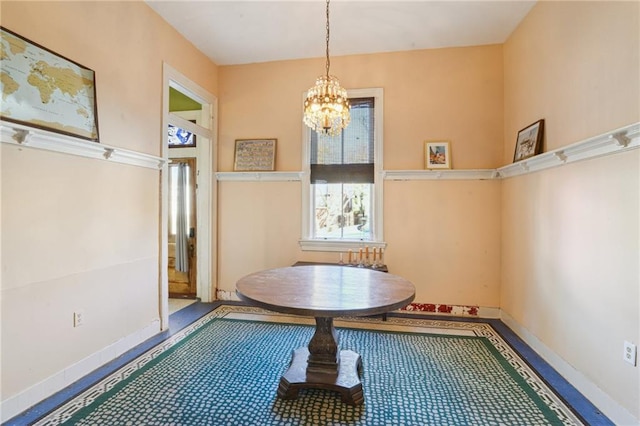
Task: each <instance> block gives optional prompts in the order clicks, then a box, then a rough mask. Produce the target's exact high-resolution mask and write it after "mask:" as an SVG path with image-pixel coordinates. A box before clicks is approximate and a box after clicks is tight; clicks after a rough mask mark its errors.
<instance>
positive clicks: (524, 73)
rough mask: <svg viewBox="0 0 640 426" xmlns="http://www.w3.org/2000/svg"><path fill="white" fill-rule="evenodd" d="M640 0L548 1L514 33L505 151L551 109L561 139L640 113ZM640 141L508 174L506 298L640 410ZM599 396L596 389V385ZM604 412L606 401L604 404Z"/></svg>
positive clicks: (594, 378)
mask: <svg viewBox="0 0 640 426" xmlns="http://www.w3.org/2000/svg"><path fill="white" fill-rule="evenodd" d="M639 15H640V4H639V3H637V2H541V3H538V4H537V5H536V6H535V7H534V8H533V9H532V11H531V13H530V14H529V15H528V16H527V17H526V18H525V20H524V22H523V23H522V25H521V26H520V27H519V28H518V29H517V30H516V32H515V33H514V34H513V35H512V37H511V38H510V39H509V40H508V42H507V43H506V44H505V47H504V52H505V138H506V141H507V142H506V143H505V153H504V158H505V162H508V161H509V160H510V159H511V158H513V147H514V143H513V142H514V141H515V134H516V132H517V131H518V130H519V129H520V128H522V127H524V126H526V125H528V124H529V123H532V122H534V121H535V120H537V119H539V118H545V120H546V123H547V129H546V148H547V150H549V149H555V148H559V147H562V146H565V145H567V144H569V143H572V142H576V141H578V140H580V139H584V138H588V137H591V136H596V135H599V134H602V133H604V132H607V131H610V130H614V129H616V128H619V127H621V126H623V125H627V124H631V123H634V122H638V121H640V96H639V94H640V90H639V81H640V80H639V78H638V77H639V76H640V67H639V64H640V57H639V55H640V40H639V38H640V35H639V32H638V23H639ZM639 168H640V154H639V153H638V151H633V152H630V153H624V154H618V155H613V156H610V157H606V158H601V159H595V160H590V161H586V162H582V163H576V164H573V165H569V166H565V167H562V168H558V169H551V170H547V171H543V172H539V173H534V174H530V175H526V176H522V177H517V178H512V179H508V180H505V181H504V182H503V191H502V289H501V301H500V305H501V307H502V309H503V311H505V312H506V313H507V314H508V315H510V316H511V317H513V318H514V319H515V320H516V321H517V322H518V323H519V324H520V325H521V326H522V327H524V328H525V329H526V330H528V331H529V332H530V333H532V334H533V335H534V336H535V337H536V338H537V339H539V340H540V341H541V343H542V344H543V345H545V346H546V347H548V348H549V349H550V350H551V351H553V352H555V353H556V354H557V355H558V356H560V357H561V358H562V359H563V360H565V361H566V362H567V363H568V364H569V365H571V366H572V367H573V368H575V369H576V370H577V371H578V372H579V373H580V374H582V375H584V376H585V377H586V378H587V379H588V380H589V381H591V382H592V383H593V384H595V385H596V386H597V387H598V388H600V389H601V390H602V391H604V392H605V393H606V394H608V395H610V396H611V397H612V398H613V399H614V400H615V401H617V402H618V403H620V404H621V405H622V406H623V407H624V408H625V409H626V410H628V412H629V413H631V415H633V416H635V418H636V419H640V406H639V401H640V369H639V368H638V367H635V368H634V367H633V366H631V365H629V364H626V363H624V362H623V360H622V349H623V341H624V340H629V341H632V342H634V343H636V344H638V343H640V317H639V312H640V300H639V299H640V294H639V291H640V284H639V283H640V273H639V270H640V264H639V260H640V259H639V257H638V253H640V247H639V240H640V233H639V231H640V229H639V221H640V220H639V218H640V210H639V207H638V200H639V198H640V173H639ZM588 396H589V395H588ZM605 413H606V411H605Z"/></svg>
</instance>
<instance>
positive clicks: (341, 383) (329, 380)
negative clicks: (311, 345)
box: [278, 348, 364, 405]
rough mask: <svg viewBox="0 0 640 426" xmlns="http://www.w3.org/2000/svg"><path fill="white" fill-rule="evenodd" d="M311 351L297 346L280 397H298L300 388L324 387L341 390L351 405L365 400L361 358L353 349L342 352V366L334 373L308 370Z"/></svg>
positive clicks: (279, 392)
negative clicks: (361, 376)
mask: <svg viewBox="0 0 640 426" xmlns="http://www.w3.org/2000/svg"><path fill="white" fill-rule="evenodd" d="M308 358H309V350H308V349H307V348H299V349H296V350H295V351H294V353H293V359H292V360H291V365H290V366H289V369H288V370H287V371H286V372H285V374H284V375H283V376H282V378H281V379H280V384H279V386H278V397H279V398H282V399H296V398H297V397H298V391H299V390H300V389H307V388H313V389H325V390H330V391H335V392H339V393H340V396H341V399H342V402H344V403H346V404H350V405H360V404H362V403H363V402H364V394H363V391H362V382H361V381H360V374H359V373H360V372H361V370H362V359H361V358H360V355H358V354H357V353H355V352H353V351H349V350H343V351H340V361H339V368H338V371H337V373H335V374H327V373H316V372H308V371H307V360H308Z"/></svg>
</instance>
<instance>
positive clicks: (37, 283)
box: [0, 2, 217, 401]
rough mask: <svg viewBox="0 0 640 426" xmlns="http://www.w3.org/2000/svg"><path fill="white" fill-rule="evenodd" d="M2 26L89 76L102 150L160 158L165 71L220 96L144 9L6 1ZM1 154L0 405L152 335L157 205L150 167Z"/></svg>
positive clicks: (209, 70) (187, 48)
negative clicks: (112, 348) (76, 322)
mask: <svg viewBox="0 0 640 426" xmlns="http://www.w3.org/2000/svg"><path fill="white" fill-rule="evenodd" d="M1 24H2V26H3V27H6V28H8V29H10V30H12V31H14V32H17V33H18V34H20V35H22V36H24V37H26V38H28V39H30V40H32V41H34V42H36V43H39V44H41V45H44V46H46V47H48V48H50V49H52V50H54V51H56V52H57V53H59V54H61V55H64V56H66V57H68V58H70V59H73V60H75V61H76V62H78V63H81V64H83V65H85V66H87V67H89V68H91V69H93V70H94V71H95V72H96V83H97V100H98V117H99V130H100V139H101V142H102V143H104V144H108V145H113V146H118V147H123V148H126V149H130V150H134V151H140V152H145V153H150V154H155V155H159V154H160V147H161V140H162V139H161V131H162V129H161V118H162V108H161V96H162V62H163V61H166V62H168V63H169V64H170V65H172V66H173V67H174V68H176V69H178V70H179V71H181V72H182V73H184V74H185V75H187V76H189V77H190V78H191V79H192V80H194V81H196V82H197V83H199V84H200V85H201V86H202V87H204V88H205V89H206V90H208V91H210V92H212V93H215V92H216V91H217V66H216V65H215V64H213V63H211V62H210V61H209V60H207V59H206V58H205V57H204V55H202V54H201V53H199V52H198V51H197V50H196V49H195V48H194V47H193V46H192V45H191V44H189V43H187V42H186V41H185V40H184V39H182V38H181V37H180V36H179V35H178V33H177V32H176V31H175V30H173V29H172V28H170V27H169V26H168V25H167V24H166V23H164V21H162V20H161V19H160V18H159V17H158V16H157V15H156V14H155V12H153V11H152V10H151V9H150V8H149V7H148V6H146V5H145V4H144V3H142V2H41V3H36V2H2V21H1ZM0 154H1V156H2V160H1V179H2V193H1V197H2V198H1V202H2V215H1V221H2V222H1V227H2V228H1V229H2V237H1V238H2V248H3V250H2V258H1V263H2V294H1V298H2V383H1V388H2V399H3V401H4V400H6V399H7V398H10V397H12V396H14V395H16V394H18V393H20V392H22V391H24V390H25V389H27V388H29V387H30V386H33V385H34V384H36V383H38V382H41V381H43V380H45V379H48V378H50V377H52V376H53V375H54V374H60V373H61V372H62V371H63V370H64V369H65V368H69V367H70V366H73V365H76V364H77V363H78V362H79V361H80V360H82V359H84V358H85V357H87V356H89V355H91V354H94V353H96V352H97V351H99V350H101V349H103V348H105V347H107V346H108V345H111V344H113V343H115V342H118V341H120V340H122V339H123V338H125V337H127V336H130V335H131V334H133V333H135V332H137V331H139V330H141V329H143V328H145V327H149V326H153V325H154V324H157V326H158V327H159V324H158V319H159V308H158V306H159V282H158V264H159V259H158V255H159V246H158V244H159V235H158V230H159V222H158V218H159V198H160V196H159V172H158V171H154V170H150V169H144V168H139V167H133V166H125V165H120V164H113V163H109V162H105V161H99V160H90V159H85V158H79V157H72V156H68V155H63V154H57V153H50V152H44V151H35V150H30V149H28V148H25V149H22V148H20V149H18V148H16V147H13V146H7V145H5V144H3V145H2V147H1V148H0ZM77 309H82V310H84V314H85V324H84V325H83V326H82V327H80V328H73V312H74V310H77ZM45 355H46V356H45ZM105 361H106V360H105ZM58 377H60V376H58ZM57 382H58V383H63V380H58V381H57ZM44 396H46V395H42V397H44Z"/></svg>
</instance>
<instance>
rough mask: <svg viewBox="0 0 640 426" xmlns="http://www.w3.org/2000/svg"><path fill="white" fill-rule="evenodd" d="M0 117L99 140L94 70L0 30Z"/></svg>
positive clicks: (4, 29)
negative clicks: (0, 75) (0, 95)
mask: <svg viewBox="0 0 640 426" xmlns="http://www.w3.org/2000/svg"><path fill="white" fill-rule="evenodd" d="M0 35H1V37H0V43H2V46H1V51H2V55H3V57H2V103H1V104H0V105H1V109H0V118H2V119H3V120H7V121H12V122H14V123H19V124H24V125H26V126H30V127H35V128H39V129H44V130H49V131H52V132H56V133H62V134H65V135H69V136H74V137H77V138H82V139H87V140H90V141H92V142H98V107H97V103H96V84H95V72H94V71H93V70H91V69H89V68H87V67H85V66H83V65H80V64H78V63H76V62H74V61H72V60H70V59H67V58H65V57H64V56H61V55H59V54H57V53H55V52H54V51H52V50H49V49H47V48H45V47H43V46H40V45H39V44H37V43H34V42H32V41H30V40H28V39H26V38H24V37H22V36H20V35H18V34H16V33H14V32H12V31H9V30H8V29H6V28H2V27H0Z"/></svg>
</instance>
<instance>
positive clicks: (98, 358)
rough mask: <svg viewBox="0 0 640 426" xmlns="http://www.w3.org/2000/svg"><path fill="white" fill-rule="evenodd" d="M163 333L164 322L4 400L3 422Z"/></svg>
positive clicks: (1, 408) (1, 406) (0, 416)
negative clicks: (162, 325) (161, 328)
mask: <svg viewBox="0 0 640 426" xmlns="http://www.w3.org/2000/svg"><path fill="white" fill-rule="evenodd" d="M159 332H160V321H159V320H156V321H153V322H152V323H151V324H149V325H148V326H146V327H144V328H143V329H141V330H138V331H136V332H134V333H132V334H130V335H129V336H125V337H123V338H122V339H120V340H118V341H117V342H115V343H113V344H111V345H109V346H107V347H105V348H104V349H101V350H99V351H98V352H96V353H94V354H92V355H89V356H88V357H86V358H84V359H82V360H80V361H78V362H77V363H75V364H73V365H71V366H69V367H67V368H65V369H64V370H62V371H60V372H58V373H56V374H54V375H53V376H51V377H48V378H46V379H45V380H43V381H41V382H40V383H37V384H35V385H33V386H31V387H30V388H28V389H26V390H24V391H22V392H20V393H18V394H16V395H13V396H11V397H9V398H7V399H5V400H3V401H2V402H0V422H1V423H4V422H6V421H7V420H9V419H11V418H12V417H15V416H17V415H18V414H20V413H22V412H23V411H25V410H26V409H28V408H30V407H32V406H34V405H35V404H37V403H39V402H41V401H43V400H44V399H46V398H48V397H50V396H51V395H53V394H55V393H56V392H58V391H60V390H62V389H64V388H65V387H67V386H69V385H71V384H72V383H74V382H76V381H78V380H79V379H81V378H82V377H84V376H86V375H87V374H89V373H91V372H92V371H94V370H95V369H97V368H99V367H101V366H103V365H104V364H106V363H108V362H110V361H113V360H114V359H116V358H117V357H119V356H120V355H122V354H123V353H125V352H126V351H128V350H130V349H132V348H133V347H135V346H137V345H139V344H140V343H142V342H144V341H145V340H147V339H149V338H151V337H153V336H155V335H156V334H158V333H159Z"/></svg>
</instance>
